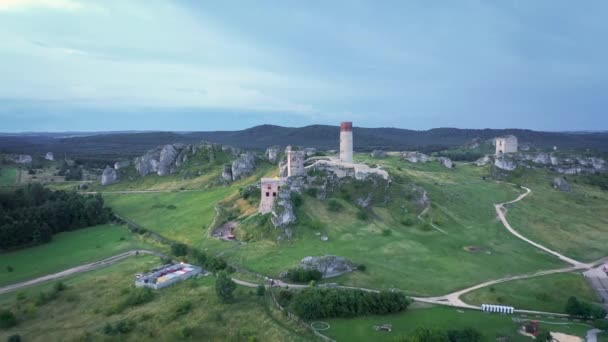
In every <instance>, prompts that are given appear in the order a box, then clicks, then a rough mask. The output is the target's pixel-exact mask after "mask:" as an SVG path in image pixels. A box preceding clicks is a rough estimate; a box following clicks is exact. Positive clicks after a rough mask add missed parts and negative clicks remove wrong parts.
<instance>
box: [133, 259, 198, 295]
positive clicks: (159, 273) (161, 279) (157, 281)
mask: <svg viewBox="0 0 608 342" xmlns="http://www.w3.org/2000/svg"><path fill="white" fill-rule="evenodd" d="M202 272H203V269H202V268H200V267H198V266H194V265H190V264H185V263H183V262H182V263H179V264H175V265H171V264H169V265H163V266H160V267H156V268H154V269H152V271H150V272H149V273H146V274H142V275H137V276H136V278H135V286H137V287H149V288H151V289H155V290H158V289H162V288H164V287H167V286H169V285H173V284H175V283H178V282H180V281H182V280H186V279H188V278H192V277H194V276H196V275H198V274H201V273H202Z"/></svg>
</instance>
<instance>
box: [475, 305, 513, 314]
mask: <svg viewBox="0 0 608 342" xmlns="http://www.w3.org/2000/svg"><path fill="white" fill-rule="evenodd" d="M481 311H483V312H495V313H505V314H513V313H514V312H515V308H514V307H512V306H505V305H491V304H481Z"/></svg>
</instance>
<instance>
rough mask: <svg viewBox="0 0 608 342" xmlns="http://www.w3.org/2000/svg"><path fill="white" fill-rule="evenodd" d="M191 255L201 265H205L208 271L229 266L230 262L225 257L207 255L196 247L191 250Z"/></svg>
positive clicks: (219, 269)
mask: <svg viewBox="0 0 608 342" xmlns="http://www.w3.org/2000/svg"><path fill="white" fill-rule="evenodd" d="M190 255H191V256H192V257H193V258H194V259H195V260H196V262H197V263H198V264H199V265H201V266H203V268H204V269H206V270H208V271H212V272H217V271H221V270H225V269H227V268H228V264H227V263H226V261H225V260H224V259H222V258H220V257H216V256H213V255H207V254H206V253H205V252H203V251H200V250H196V249H194V250H191V251H190Z"/></svg>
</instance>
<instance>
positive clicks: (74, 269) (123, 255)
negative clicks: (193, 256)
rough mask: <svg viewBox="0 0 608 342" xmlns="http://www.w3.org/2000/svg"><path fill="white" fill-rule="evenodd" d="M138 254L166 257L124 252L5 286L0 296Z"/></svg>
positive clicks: (149, 252) (135, 251)
mask: <svg viewBox="0 0 608 342" xmlns="http://www.w3.org/2000/svg"><path fill="white" fill-rule="evenodd" d="M137 254H150V255H156V256H159V257H166V256H165V255H164V254H162V253H158V252H155V251H150V250H146V249H137V250H132V251H128V252H124V253H121V254H117V255H114V256H112V257H109V258H107V259H103V260H99V261H94V262H91V263H88V264H84V265H80V266H75V267H72V268H68V269H67V270H63V271H61V272H57V273H53V274H47V275H45V276H42V277H38V278H35V279H31V280H27V281H24V282H20V283H17V284H12V285H7V286H4V287H0V294H3V293H7V292H11V291H15V290H19V289H22V288H24V287H28V286H32V285H36V284H40V283H44V282H47V281H51V280H56V279H60V278H64V277H67V276H70V275H74V274H77V273H82V272H87V271H91V270H94V269H98V268H102V267H106V266H110V265H113V264H115V263H117V262H119V261H121V260H123V259H126V258H128V257H131V256H134V255H137Z"/></svg>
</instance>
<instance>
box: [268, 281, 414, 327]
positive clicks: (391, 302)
mask: <svg viewBox="0 0 608 342" xmlns="http://www.w3.org/2000/svg"><path fill="white" fill-rule="evenodd" d="M278 300H279V302H280V303H281V305H283V306H285V305H287V306H288V307H289V309H290V310H291V311H293V312H294V313H295V314H296V315H298V316H300V317H301V318H303V319H306V320H310V319H319V318H333V317H356V316H364V315H384V314H390V313H396V312H401V311H403V310H405V309H407V307H408V306H409V305H410V303H411V301H410V299H408V298H407V297H406V296H405V295H404V294H403V293H401V292H390V291H382V292H367V291H362V290H351V289H319V288H314V287H313V288H308V289H305V290H302V291H299V292H289V291H287V290H281V291H280V292H279V295H278Z"/></svg>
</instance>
